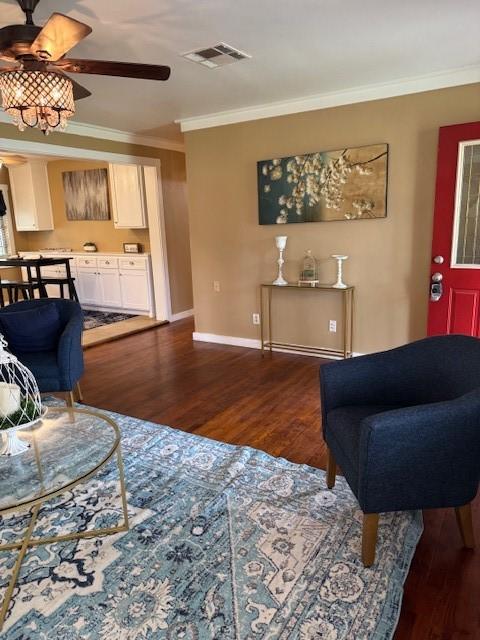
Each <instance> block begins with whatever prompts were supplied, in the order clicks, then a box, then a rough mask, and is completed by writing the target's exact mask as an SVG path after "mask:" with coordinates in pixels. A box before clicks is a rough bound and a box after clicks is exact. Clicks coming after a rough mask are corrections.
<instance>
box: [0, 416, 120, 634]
mask: <svg viewBox="0 0 480 640" xmlns="http://www.w3.org/2000/svg"><path fill="white" fill-rule="evenodd" d="M0 433H1V432H0ZM17 435H18V436H19V437H20V439H22V440H23V441H24V442H27V443H28V444H29V445H30V448H29V449H28V451H25V452H24V453H22V454H20V455H18V456H12V457H9V456H0V518H3V517H5V515H7V514H8V513H12V512H17V511H20V510H25V509H30V510H31V518H30V522H29V524H28V527H27V529H26V531H25V532H24V534H23V539H22V540H18V541H16V542H12V543H9V544H3V545H0V552H1V551H12V550H15V549H18V550H19V553H18V556H17V559H16V562H15V566H14V568H13V573H12V577H11V580H10V583H9V585H8V588H7V590H6V592H5V597H4V600H3V604H2V608H1V609H0V630H1V629H2V626H3V623H4V621H5V617H6V615H7V611H8V607H9V604H10V600H11V597H12V593H13V590H14V588H15V584H16V581H17V578H18V574H19V571H20V567H21V565H22V562H23V558H24V556H25V553H26V551H27V549H28V548H29V547H33V546H35V545H40V544H49V543H53V542H61V541H63V540H75V539H79V538H88V537H95V536H102V535H108V534H112V533H118V532H121V531H127V530H128V511H127V497H126V491H125V478H124V472H123V462H122V453H121V449H120V431H119V428H118V426H117V425H116V424H115V422H114V421H113V420H112V419H111V418H109V417H108V416H106V415H103V414H100V413H95V412H93V411H88V410H85V409H66V408H65V407H49V408H48V411H47V414H46V416H45V417H44V418H43V419H42V420H41V421H39V422H38V423H36V424H35V425H34V426H33V427H30V428H27V429H25V430H23V431H18V433H17ZM114 456H116V460H117V466H118V474H119V479H120V496H121V500H122V511H123V522H122V523H121V524H119V525H117V526H114V527H105V528H100V529H91V530H88V531H79V532H74V533H69V534H66V535H59V536H53V537H34V536H33V533H34V529H35V523H36V520H37V516H38V512H39V510H40V508H41V506H42V504H43V503H44V502H46V501H47V500H50V499H51V498H54V497H55V496H57V495H59V494H61V493H63V492H65V491H69V490H71V489H73V488H74V487H75V486H77V485H78V484H80V483H81V482H85V481H87V480H89V479H90V478H91V477H92V476H94V475H95V474H96V473H97V472H98V471H99V470H100V469H102V467H104V466H105V465H106V464H107V463H108V462H109V461H110V460H111V458H112V457H114ZM0 528H1V520H0Z"/></svg>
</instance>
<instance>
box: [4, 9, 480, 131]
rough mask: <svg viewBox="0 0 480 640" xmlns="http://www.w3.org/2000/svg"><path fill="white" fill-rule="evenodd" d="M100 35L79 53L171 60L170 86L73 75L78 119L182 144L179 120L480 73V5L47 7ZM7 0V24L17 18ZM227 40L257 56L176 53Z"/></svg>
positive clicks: (40, 16) (39, 16) (41, 13)
mask: <svg viewBox="0 0 480 640" xmlns="http://www.w3.org/2000/svg"><path fill="white" fill-rule="evenodd" d="M53 11H61V12H62V13H66V14H68V15H70V16H72V17H74V18H77V19H78V20H81V21H84V22H87V23H88V24H90V25H91V26H92V28H93V33H92V34H91V35H90V36H89V37H88V38H86V39H85V40H84V41H83V42H82V43H80V44H79V45H78V46H77V47H76V48H75V49H74V50H72V54H71V55H72V56H75V57H85V58H97V59H110V60H121V61H126V62H150V63H158V64H168V65H170V66H171V67H172V75H171V78H170V80H168V81H167V82H152V81H147V80H132V79H130V80H128V79H120V78H105V77H98V76H88V75H84V76H76V77H75V79H76V80H78V81H80V83H81V84H83V85H84V86H85V87H87V88H88V89H89V90H90V91H92V93H93V96H92V97H90V98H87V99H85V100H82V101H79V102H78V105H77V109H78V110H77V114H76V118H75V119H76V121H77V122H85V123H91V124H96V125H100V126H105V127H111V128H115V129H120V130H123V131H133V132H141V133H146V134H155V135H163V136H164V137H170V138H172V139H175V138H178V136H179V133H178V128H177V127H176V126H173V125H172V122H173V121H174V120H177V119H183V118H191V117H196V116H202V115H206V114H211V113H216V112H221V111H225V110H232V109H241V108H246V107H252V106H256V105H264V104H266V103H270V102H276V101H285V100H291V99H296V98H300V97H303V96H312V95H314V94H324V93H329V92H338V91H344V90H348V89H351V88H353V87H360V86H366V85H371V84H378V83H386V82H393V81H395V80H397V79H401V78H412V77H415V76H424V75H428V74H436V73H440V72H444V71H447V70H452V69H460V68H463V67H473V66H477V65H480V38H479V36H478V29H479V26H480V2H478V0H396V1H394V0H364V2H359V1H358V0H290V1H288V0H137V1H136V2H133V1H132V0H106V1H102V2H99V1H98V0H62V1H61V0H41V2H40V4H39V5H38V7H37V10H36V12H35V20H36V22H37V23H38V24H43V22H44V21H45V20H46V19H47V18H48V16H49V15H50V14H51V13H52V12H53ZM21 16H22V14H21V11H20V9H19V7H18V6H17V4H16V2H15V0H0V26H3V25H6V24H11V23H18V22H21ZM220 41H224V42H226V43H228V44H230V45H232V46H233V47H236V48H238V49H241V50H242V51H245V52H247V53H248V54H250V55H251V56H252V59H251V60H245V61H242V62H238V63H235V64H233V65H229V66H226V67H223V68H219V69H214V70H210V69H207V68H204V67H202V66H200V65H197V64H194V63H192V62H189V61H187V60H184V59H183V58H181V57H180V56H179V54H181V53H184V52H186V51H190V50H192V49H197V48H201V47H207V46H211V45H215V44H217V43H218V42H220Z"/></svg>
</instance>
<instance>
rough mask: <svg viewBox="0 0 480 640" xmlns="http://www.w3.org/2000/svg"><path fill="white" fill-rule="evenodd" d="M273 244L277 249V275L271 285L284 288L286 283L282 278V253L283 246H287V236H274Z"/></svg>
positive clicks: (283, 262)
mask: <svg viewBox="0 0 480 640" xmlns="http://www.w3.org/2000/svg"><path fill="white" fill-rule="evenodd" d="M275 244H276V246H277V249H278V254H279V255H278V260H277V264H278V275H277V278H276V279H275V280H274V281H273V282H272V284H276V285H279V286H285V285H286V284H288V282H287V281H286V280H285V278H284V277H283V265H284V264H285V260H284V259H283V252H284V251H285V246H286V244H287V236H275Z"/></svg>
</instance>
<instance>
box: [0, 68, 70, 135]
mask: <svg viewBox="0 0 480 640" xmlns="http://www.w3.org/2000/svg"><path fill="white" fill-rule="evenodd" d="M0 93H1V95H2V106H3V109H4V111H5V112H6V113H8V115H9V116H11V118H12V120H13V123H14V124H15V125H16V126H17V127H18V128H19V129H20V131H24V130H25V129H26V127H31V128H37V129H40V130H41V131H43V133H45V134H48V133H50V131H53V130H54V129H57V128H59V129H65V127H66V126H67V122H68V118H71V117H72V116H73V114H74V113H75V101H74V98H73V83H72V81H71V80H70V78H68V77H67V76H65V75H63V74H60V73H56V72H54V71H46V70H45V71H44V70H40V71H38V70H35V71H30V70H25V69H18V70H14V71H5V72H3V73H1V74H0Z"/></svg>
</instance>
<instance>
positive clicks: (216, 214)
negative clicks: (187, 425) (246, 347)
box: [186, 84, 480, 352]
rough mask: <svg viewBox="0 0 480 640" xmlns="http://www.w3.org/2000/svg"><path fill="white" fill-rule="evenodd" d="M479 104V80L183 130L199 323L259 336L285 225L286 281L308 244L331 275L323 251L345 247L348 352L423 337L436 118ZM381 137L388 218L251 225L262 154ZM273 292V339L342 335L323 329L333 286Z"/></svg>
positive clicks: (457, 118)
mask: <svg viewBox="0 0 480 640" xmlns="http://www.w3.org/2000/svg"><path fill="white" fill-rule="evenodd" d="M479 115H480V86H479V85H478V84H477V85H469V86H464V87H456V88H452V89H445V90H440V91H432V92H427V93H422V94H416V95H411V96H404V97H399V98H392V99H387V100H379V101H375V102H367V103H362V104H356V105H349V106H345V107H338V108H332V109H325V110H321V111H316V112H310V113H302V114H295V115H291V116H284V117H278V118H269V119H264V120H257V121H254V122H247V123H241V124H235V125H228V126H222V127H216V128H212V129H205V130H200V131H193V132H189V133H187V134H186V145H187V176H188V193H189V208H190V232H191V250H192V264H193V285H194V306H195V321H196V330H197V331H199V332H206V333H214V334H220V335H227V336H238V337H245V338H258V337H259V330H258V328H257V327H254V326H253V325H252V320H251V314H252V313H253V312H255V311H258V310H259V302H258V284H259V283H260V282H261V281H271V280H272V279H273V278H274V276H275V260H276V251H275V248H274V237H275V235H277V234H286V235H288V244H287V251H286V260H287V262H286V272H287V275H288V276H289V278H290V279H292V280H295V279H297V278H298V274H299V270H300V262H301V259H302V256H303V254H304V251H305V250H306V249H312V251H313V253H314V255H315V256H316V257H317V258H319V260H320V277H321V280H322V281H324V282H333V281H334V275H335V267H334V263H333V261H332V260H331V259H329V256H330V255H331V254H332V253H345V254H347V255H349V256H350V258H349V260H348V261H347V264H346V267H345V279H346V281H347V282H349V283H350V284H353V285H355V287H356V302H357V304H356V322H355V342H354V350H355V351H357V352H370V351H375V350H379V349H383V348H388V347H392V346H394V345H398V344H401V343H404V342H406V341H409V340H413V339H416V338H420V337H422V336H424V335H425V332H426V322H427V307H428V286H429V264H430V259H431V256H430V243H431V231H432V215H433V202H434V189H435V170H436V150H437V139H438V128H439V127H440V126H442V125H448V124H454V123H462V122H468V121H473V120H478V118H479ZM381 142H387V143H388V144H389V145H390V157H389V178H388V217H387V218H385V219H381V220H363V221H351V222H343V221H342V222H326V223H309V224H291V225H282V226H259V225H258V210H257V179H256V163H257V161H258V160H263V159H266V158H274V157H281V156H288V155H293V154H302V153H306V152H313V151H320V150H327V149H340V148H344V147H350V146H360V145H367V144H373V143H381ZM214 280H219V281H220V284H221V291H220V293H215V292H214V291H213V281H214ZM275 294H278V295H277V298H276V305H275V309H274V319H275V333H276V336H275V337H276V339H284V340H285V339H288V340H290V341H295V342H297V343H308V342H309V341H312V342H314V343H316V344H321V343H323V344H324V345H325V346H331V347H333V346H336V345H337V344H338V342H337V340H338V337H339V333H337V334H336V335H335V334H329V333H328V320H329V319H337V320H339V319H340V308H339V305H338V304H337V302H338V301H337V300H336V299H335V298H334V297H333V294H327V296H326V298H320V296H321V294H319V293H317V292H304V291H300V292H298V291H294V292H293V293H292V294H291V295H290V293H289V291H284V290H281V291H278V290H276V291H275ZM340 329H341V327H339V330H340Z"/></svg>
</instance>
